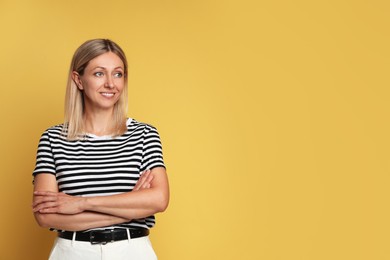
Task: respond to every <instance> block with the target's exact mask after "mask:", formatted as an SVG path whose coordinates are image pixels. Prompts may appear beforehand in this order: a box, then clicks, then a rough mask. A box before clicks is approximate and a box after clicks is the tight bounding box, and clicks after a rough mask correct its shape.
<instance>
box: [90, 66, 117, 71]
mask: <svg viewBox="0 0 390 260" xmlns="http://www.w3.org/2000/svg"><path fill="white" fill-rule="evenodd" d="M93 69H94V70H95V69H104V70H106V69H107V68H106V67H103V66H97V67H95V68H93ZM116 69H121V70H124V69H123V68H122V67H121V66H118V67H115V68H114V70H116Z"/></svg>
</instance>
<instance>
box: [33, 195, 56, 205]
mask: <svg viewBox="0 0 390 260" xmlns="http://www.w3.org/2000/svg"><path fill="white" fill-rule="evenodd" d="M57 200H58V198H57V197H56V196H39V197H35V198H34V200H33V207H36V206H37V205H39V204H42V203H45V202H53V201H57Z"/></svg>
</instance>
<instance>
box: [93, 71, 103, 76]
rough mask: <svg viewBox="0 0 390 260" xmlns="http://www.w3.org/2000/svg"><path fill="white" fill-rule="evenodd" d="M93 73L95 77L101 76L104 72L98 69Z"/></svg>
mask: <svg viewBox="0 0 390 260" xmlns="http://www.w3.org/2000/svg"><path fill="white" fill-rule="evenodd" d="M93 75H95V76H96V77H102V76H103V75H104V74H103V72H100V71H98V72H95V73H94V74H93Z"/></svg>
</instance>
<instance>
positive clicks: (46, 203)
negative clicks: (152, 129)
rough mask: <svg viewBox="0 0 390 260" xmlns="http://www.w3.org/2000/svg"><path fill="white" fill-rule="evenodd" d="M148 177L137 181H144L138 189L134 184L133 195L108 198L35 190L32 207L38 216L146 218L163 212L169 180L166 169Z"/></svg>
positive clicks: (166, 201) (154, 170) (167, 200)
mask: <svg viewBox="0 0 390 260" xmlns="http://www.w3.org/2000/svg"><path fill="white" fill-rule="evenodd" d="M149 176H150V178H149V177H148V175H145V177H144V178H141V179H140V180H139V182H145V183H146V184H145V186H143V187H142V185H141V187H138V188H137V186H139V185H138V183H137V186H136V188H135V189H134V190H133V191H132V192H126V193H122V194H117V195H110V196H96V197H86V198H85V197H73V196H69V195H66V194H63V193H58V192H56V191H54V190H50V191H42V189H37V192H34V195H35V196H36V197H37V199H36V200H35V201H34V205H33V207H34V212H39V213H41V214H48V213H57V214H58V213H60V214H80V213H82V212H95V213H100V214H106V215H107V214H108V215H110V216H115V217H118V218H121V219H122V218H123V219H137V218H143V217H147V216H150V215H153V214H155V213H157V212H162V211H164V210H165V209H166V207H167V206H168V202H169V187H168V178H167V174H166V171H165V168H163V167H156V168H153V169H152V170H151V171H150V173H149ZM145 179H146V180H145ZM149 183H150V184H149ZM38 190H41V191H38ZM46 190H47V189H46Z"/></svg>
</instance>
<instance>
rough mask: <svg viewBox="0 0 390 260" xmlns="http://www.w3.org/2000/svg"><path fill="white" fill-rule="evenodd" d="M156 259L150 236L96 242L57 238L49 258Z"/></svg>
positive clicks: (65, 259)
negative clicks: (101, 242)
mask: <svg viewBox="0 0 390 260" xmlns="http://www.w3.org/2000/svg"><path fill="white" fill-rule="evenodd" d="M128 259H129V260H130V259H132V260H156V259H157V256H156V254H155V253H154V250H153V248H152V244H151V243H150V240H149V237H148V236H145V237H139V238H132V239H128V240H121V241H115V242H112V243H107V244H105V245H103V244H95V245H92V244H91V243H90V242H82V241H74V240H68V239H64V238H56V240H55V242H54V246H53V249H52V250H51V253H50V257H49V260H128Z"/></svg>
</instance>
